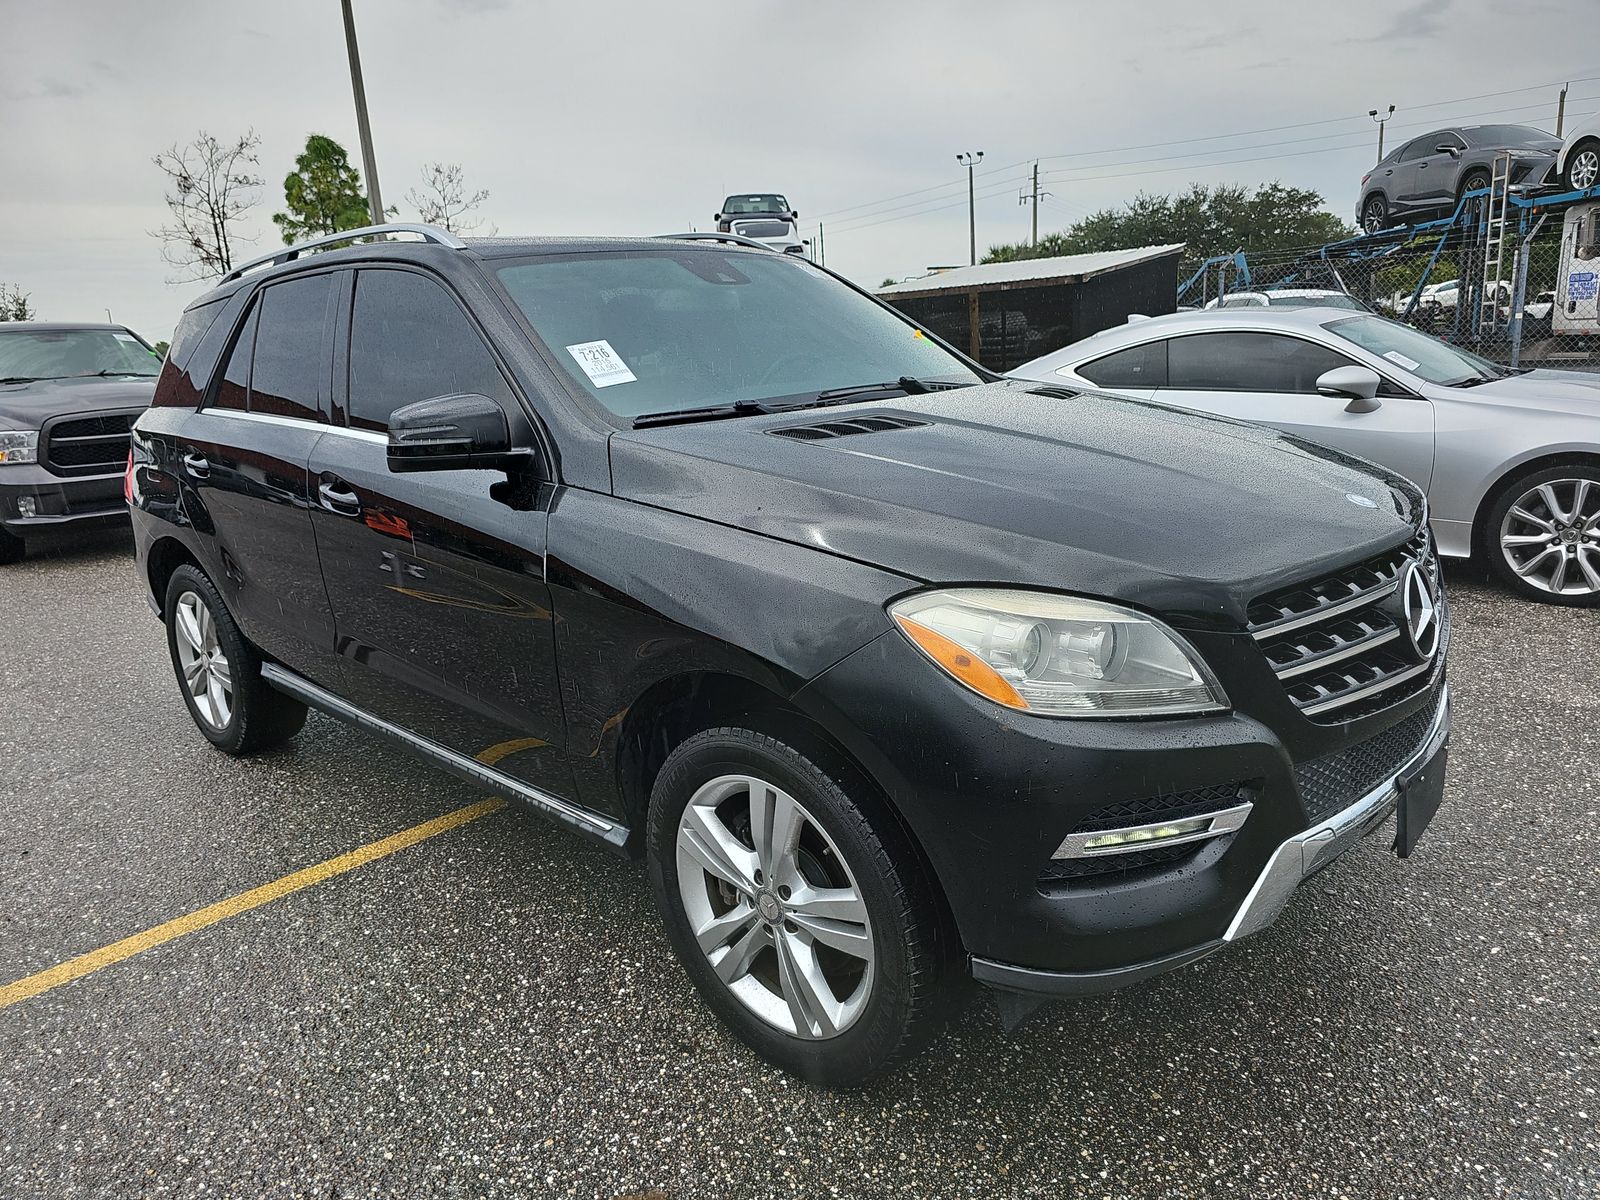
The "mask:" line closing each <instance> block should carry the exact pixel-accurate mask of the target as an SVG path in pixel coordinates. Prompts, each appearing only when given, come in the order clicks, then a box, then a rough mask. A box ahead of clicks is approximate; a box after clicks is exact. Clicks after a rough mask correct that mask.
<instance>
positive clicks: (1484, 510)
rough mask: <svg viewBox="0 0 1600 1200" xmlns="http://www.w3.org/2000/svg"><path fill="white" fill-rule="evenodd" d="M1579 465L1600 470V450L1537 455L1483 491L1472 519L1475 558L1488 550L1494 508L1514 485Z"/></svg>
mask: <svg viewBox="0 0 1600 1200" xmlns="http://www.w3.org/2000/svg"><path fill="white" fill-rule="evenodd" d="M1572 464H1579V465H1582V466H1586V467H1591V468H1593V469H1595V470H1600V450H1566V449H1563V450H1556V451H1553V452H1545V451H1534V452H1533V453H1531V454H1529V455H1528V456H1527V457H1526V458H1523V459H1520V460H1519V461H1517V462H1515V463H1513V464H1511V465H1510V466H1508V467H1505V468H1503V469H1502V470H1501V472H1500V474H1499V475H1498V476H1497V477H1496V478H1495V479H1494V481H1493V482H1491V483H1490V484H1489V486H1488V487H1487V488H1485V489H1484V491H1483V494H1482V495H1481V496H1479V497H1478V503H1477V507H1476V508H1475V510H1474V512H1473V517H1472V553H1473V555H1474V556H1475V557H1478V558H1482V557H1483V556H1484V555H1485V554H1486V553H1487V552H1488V550H1489V544H1488V541H1487V538H1488V534H1489V529H1488V522H1489V513H1490V511H1491V510H1492V509H1493V508H1494V506H1495V503H1496V501H1498V500H1499V499H1500V497H1501V496H1503V495H1505V493H1506V492H1507V491H1509V490H1510V489H1511V487H1512V485H1513V484H1515V483H1516V482H1517V481H1518V480H1519V479H1521V478H1523V477H1524V476H1526V475H1532V474H1534V473H1535V472H1537V471H1543V470H1546V469H1547V468H1550V467H1560V466H1568V465H1572Z"/></svg>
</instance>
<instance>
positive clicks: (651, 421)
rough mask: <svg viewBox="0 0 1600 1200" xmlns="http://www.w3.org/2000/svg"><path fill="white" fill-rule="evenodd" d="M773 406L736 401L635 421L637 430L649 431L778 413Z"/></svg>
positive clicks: (656, 415) (653, 415)
mask: <svg viewBox="0 0 1600 1200" xmlns="http://www.w3.org/2000/svg"><path fill="white" fill-rule="evenodd" d="M777 411H778V410H777V408H776V407H775V406H773V405H771V404H762V403H761V402H760V401H759V400H735V401H733V402H732V403H731V404H708V405H706V406H705V407H704V408H677V409H672V410H670V411H667V412H653V413H643V414H641V415H640V416H637V417H635V418H634V419H633V427H634V428H635V429H648V428H649V427H650V426H652V425H681V424H684V423H686V422H689V421H716V420H719V419H721V418H724V417H752V416H757V415H759V414H761V413H770V412H777Z"/></svg>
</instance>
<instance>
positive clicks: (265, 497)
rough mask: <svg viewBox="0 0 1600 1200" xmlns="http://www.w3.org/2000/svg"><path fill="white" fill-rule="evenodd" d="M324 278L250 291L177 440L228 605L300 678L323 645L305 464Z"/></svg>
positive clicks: (190, 496) (319, 378)
mask: <svg viewBox="0 0 1600 1200" xmlns="http://www.w3.org/2000/svg"><path fill="white" fill-rule="evenodd" d="M332 278H333V277H332V276H331V275H329V274H326V273H324V274H319V275H311V276H304V277H300V278H295V279H289V280H285V281H284V282H282V283H275V284H272V285H270V286H268V287H266V288H264V289H263V290H262V292H261V293H260V295H258V296H257V297H256V298H255V299H254V301H253V302H252V304H251V307H250V309H249V311H248V313H247V314H246V316H245V319H244V321H243V322H242V324H241V325H240V327H239V331H238V333H237V335H236V337H235V338H234V342H233V346H232V348H231V349H230V350H229V352H228V357H227V360H226V366H225V368H224V370H223V372H222V373H221V375H220V376H219V378H218V379H217V381H216V382H215V384H214V385H213V388H212V390H211V393H210V394H209V395H208V396H207V398H206V403H205V405H204V407H202V408H201V409H200V411H199V412H197V413H196V414H195V415H194V416H193V417H192V418H190V419H189V420H187V421H185V422H184V424H183V427H182V434H181V436H180V437H179V438H178V439H177V449H178V455H179V459H180V464H181V472H182V478H183V480H184V483H185V505H186V511H187V513H188V516H189V518H190V520H191V521H192V522H193V524H194V526H195V528H196V530H197V532H199V533H200V534H201V544H202V545H203V546H204V547H205V549H206V551H207V557H208V559H209V561H207V562H206V563H205V566H206V568H207V572H208V574H210V576H211V578H212V580H213V581H214V582H215V583H216V585H217V587H218V589H219V590H220V591H221V592H222V597H223V600H224V601H226V603H227V605H228V610H229V611H230V612H231V613H232V614H233V616H234V619H235V620H237V621H238V623H239V626H240V628H241V629H243V630H244V633H245V636H246V637H248V638H249V639H250V641H251V642H253V643H254V644H255V645H256V646H258V647H260V648H261V649H262V650H264V651H265V652H266V653H267V654H269V655H271V656H272V657H274V658H277V659H280V660H282V661H283V662H284V663H286V664H287V665H289V666H291V667H293V668H294V669H295V670H298V671H301V672H303V673H304V674H306V675H309V676H311V677H312V678H318V677H320V676H323V675H325V674H327V672H328V668H329V665H330V658H331V650H332V645H333V615H332V611H331V610H330V608H329V605H328V597H327V593H326V591H325V590H324V588H323V586H322V573H321V570H320V568H319V566H318V561H317V552H316V544H315V542H314V541H313V535H312V528H311V516H310V512H311V494H310V491H311V489H310V477H309V475H308V470H307V463H308V461H309V460H310V457H311V447H312V445H313V444H314V443H315V442H316V441H317V439H318V438H319V437H321V436H322V431H323V429H324V428H325V426H324V425H323V424H322V421H323V420H324V416H323V414H324V413H326V411H327V405H328V392H329V384H330V368H329V364H330V353H331V346H330V342H331V339H330V337H329V336H328V333H329V329H330V320H329V315H330V311H331V310H330V301H331V299H332V295H333V287H332Z"/></svg>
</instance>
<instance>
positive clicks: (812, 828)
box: [677, 775, 874, 1040]
mask: <svg viewBox="0 0 1600 1200" xmlns="http://www.w3.org/2000/svg"><path fill="white" fill-rule="evenodd" d="M677 873H678V891H679V895H680V897H681V898H682V901H683V907H684V912H685V913H686V914H687V916H688V918H689V926H690V928H691V929H692V930H693V932H694V936H695V940H696V941H697V942H698V943H699V946H700V950H701V952H702V953H703V954H704V955H705V956H706V960H707V961H708V962H709V963H710V964H711V968H712V970H713V971H714V972H715V973H716V975H717V977H718V978H719V979H721V981H722V983H723V984H724V986H726V987H727V989H728V991H729V992H731V993H732V994H733V995H734V996H735V997H737V998H738V1000H739V1001H740V1003H742V1004H743V1005H744V1006H745V1007H746V1008H748V1009H749V1010H750V1011H751V1012H752V1013H754V1014H755V1015H756V1016H758V1017H760V1018H761V1019H762V1020H763V1021H765V1022H766V1023H767V1024H769V1025H772V1026H774V1027H775V1028H777V1029H780V1030H782V1031H783V1032H785V1033H789V1034H792V1035H794V1036H796V1037H799V1038H806V1039H810V1040H820V1039H824V1038H830V1037H834V1036H836V1035H838V1034H840V1033H842V1032H843V1031H844V1030H846V1029H847V1028H849V1027H850V1025H851V1024H852V1023H853V1022H854V1021H855V1020H856V1019H857V1018H858V1017H859V1016H860V1015H861V1013H862V1012H863V1011H864V1010H865V1008H866V1007H867V1001H868V999H869V997H870V996H871V992H872V985H873V978H874V951H873V942H872V925H871V922H870V920H869V919H868V917H867V906H866V902H865V900H864V899H863V898H862V894H861V889H860V888H859V887H858V886H857V884H856V880H855V877H854V876H853V875H852V874H851V872H850V869H849V867H847V866H846V865H845V862H844V857H843V856H842V855H841V854H840V853H839V849H838V847H837V846H836V845H835V844H834V842H833V839H832V838H830V837H829V836H828V834H827V831H826V830H824V829H823V828H822V827H821V826H820V825H819V824H818V823H817V821H816V819H815V818H814V817H813V816H812V815H811V813H810V812H808V811H807V810H806V808H805V806H804V805H802V804H801V803H800V802H799V801H797V800H796V799H795V798H794V797H793V796H791V795H789V793H787V792H785V791H784V790H783V789H781V788H779V787H777V786H776V785H774V784H772V783H769V782H767V781H766V780H763V779H757V778H755V777H753V776H749V775H723V776H719V777H717V778H716V779H712V780H711V781H709V782H708V783H706V784H704V785H703V786H702V787H700V789H699V790H697V791H696V792H695V794H694V795H693V796H692V797H691V798H690V800H689V803H688V804H687V805H686V806H685V807H684V810H683V815H682V816H681V817H679V819H678V832H677Z"/></svg>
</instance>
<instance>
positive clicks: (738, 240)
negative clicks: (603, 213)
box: [656, 233, 783, 254]
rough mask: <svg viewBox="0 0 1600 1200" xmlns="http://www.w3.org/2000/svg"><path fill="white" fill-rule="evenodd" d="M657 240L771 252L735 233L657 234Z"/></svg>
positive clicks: (766, 246) (766, 247) (778, 252)
mask: <svg viewBox="0 0 1600 1200" xmlns="http://www.w3.org/2000/svg"><path fill="white" fill-rule="evenodd" d="M656 237H657V239H659V240H661V241H668V242H730V243H732V244H733V245H735V246H751V247H754V248H755V249H757V250H772V247H771V246H769V245H767V244H766V243H765V242H758V241H756V240H755V238H747V237H740V236H739V235H738V234H737V233H658V234H656ZM772 252H773V253H774V254H782V253H783V251H781V250H772Z"/></svg>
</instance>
